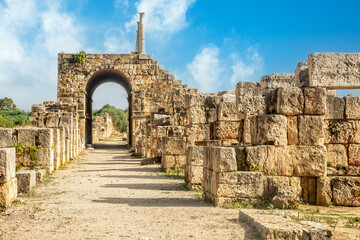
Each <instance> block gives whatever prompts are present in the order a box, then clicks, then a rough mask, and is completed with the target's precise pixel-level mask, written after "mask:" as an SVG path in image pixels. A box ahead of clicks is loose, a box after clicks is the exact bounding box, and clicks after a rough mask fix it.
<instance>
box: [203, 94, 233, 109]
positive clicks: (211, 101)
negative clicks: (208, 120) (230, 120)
mask: <svg viewBox="0 0 360 240" xmlns="http://www.w3.org/2000/svg"><path fill="white" fill-rule="evenodd" d="M220 100H221V96H217V95H210V96H206V98H205V108H217V106H218V105H219V103H220ZM235 101H236V98H235Z"/></svg>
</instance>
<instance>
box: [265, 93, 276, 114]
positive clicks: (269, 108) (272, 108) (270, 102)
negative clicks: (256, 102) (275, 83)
mask: <svg viewBox="0 0 360 240" xmlns="http://www.w3.org/2000/svg"><path fill="white" fill-rule="evenodd" d="M278 90H279V89H278V88H277V89H269V90H265V91H264V98H265V103H266V113H267V114H276V113H277V112H276V104H277V93H278Z"/></svg>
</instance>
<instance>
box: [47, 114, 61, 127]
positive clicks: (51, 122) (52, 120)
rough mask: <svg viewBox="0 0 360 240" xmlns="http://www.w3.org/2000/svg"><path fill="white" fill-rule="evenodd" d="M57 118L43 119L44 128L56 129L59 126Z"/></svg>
mask: <svg viewBox="0 0 360 240" xmlns="http://www.w3.org/2000/svg"><path fill="white" fill-rule="evenodd" d="M59 119H60V118H59V117H58V116H48V117H46V118H45V126H46V127H58V126H59Z"/></svg>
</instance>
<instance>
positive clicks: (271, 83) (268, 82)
mask: <svg viewBox="0 0 360 240" xmlns="http://www.w3.org/2000/svg"><path fill="white" fill-rule="evenodd" d="M260 86H261V88H262V90H263V91H264V90H268V89H276V88H280V87H283V88H287V87H295V75H294V74H289V73H274V74H270V75H266V76H263V77H261V82H260Z"/></svg>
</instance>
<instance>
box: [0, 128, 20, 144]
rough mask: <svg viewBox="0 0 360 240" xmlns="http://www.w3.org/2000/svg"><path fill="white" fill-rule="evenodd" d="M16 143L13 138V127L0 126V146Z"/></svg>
mask: <svg viewBox="0 0 360 240" xmlns="http://www.w3.org/2000/svg"><path fill="white" fill-rule="evenodd" d="M15 144H16V141H14V139H13V129H9V128H0V148H7V147H10V146H13V145H15Z"/></svg>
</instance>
